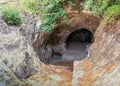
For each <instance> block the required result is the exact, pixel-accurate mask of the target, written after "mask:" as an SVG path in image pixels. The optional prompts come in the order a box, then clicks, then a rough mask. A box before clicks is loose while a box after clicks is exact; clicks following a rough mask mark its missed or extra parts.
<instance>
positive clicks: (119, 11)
mask: <svg viewBox="0 0 120 86" xmlns="http://www.w3.org/2000/svg"><path fill="white" fill-rule="evenodd" d="M118 16H120V5H113V6H111V7H109V8H108V9H107V11H106V20H107V21H108V22H114V21H115V18H117V17H118Z"/></svg>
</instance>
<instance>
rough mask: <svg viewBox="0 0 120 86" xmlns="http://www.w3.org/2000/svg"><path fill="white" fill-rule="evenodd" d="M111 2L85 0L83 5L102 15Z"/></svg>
mask: <svg viewBox="0 0 120 86" xmlns="http://www.w3.org/2000/svg"><path fill="white" fill-rule="evenodd" d="M112 2H113V1H112V0H86V1H85V5H84V7H85V9H86V10H91V11H92V12H93V14H94V15H97V16H100V17H102V16H103V14H104V12H105V11H106V9H107V8H108V7H109V6H110V5H111V3H112Z"/></svg>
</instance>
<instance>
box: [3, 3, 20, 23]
mask: <svg viewBox="0 0 120 86" xmlns="http://www.w3.org/2000/svg"><path fill="white" fill-rule="evenodd" d="M2 16H3V19H4V20H5V21H6V22H7V23H8V24H11V25H19V24H21V23H22V16H21V14H20V10H19V9H18V8H17V7H14V6H10V5H7V6H3V7H2Z"/></svg>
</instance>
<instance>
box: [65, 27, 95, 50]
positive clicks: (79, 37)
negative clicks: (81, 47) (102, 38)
mask: <svg viewBox="0 0 120 86" xmlns="http://www.w3.org/2000/svg"><path fill="white" fill-rule="evenodd" d="M72 42H78V43H88V44H89V43H93V42H94V37H93V33H92V32H91V31H89V30H87V29H85V28H82V29H79V30H76V31H74V32H72V33H71V34H70V35H69V36H68V38H67V39H66V47H67V48H68V47H69V44H70V43H72Z"/></svg>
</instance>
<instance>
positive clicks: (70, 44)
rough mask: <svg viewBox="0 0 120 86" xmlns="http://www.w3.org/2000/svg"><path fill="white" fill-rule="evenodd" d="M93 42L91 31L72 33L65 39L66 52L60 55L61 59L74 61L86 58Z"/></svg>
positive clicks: (82, 30)
mask: <svg viewBox="0 0 120 86" xmlns="http://www.w3.org/2000/svg"><path fill="white" fill-rule="evenodd" d="M93 41H94V37H93V34H92V32H91V31H89V30H87V29H85V28H82V29H78V30H76V31H73V32H72V33H71V34H70V35H69V36H68V38H67V39H66V48H67V50H66V52H65V53H64V54H63V55H62V59H64V60H68V61H75V60H82V59H84V58H86V57H87V55H88V51H89V47H90V44H91V43H92V42H93Z"/></svg>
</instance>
